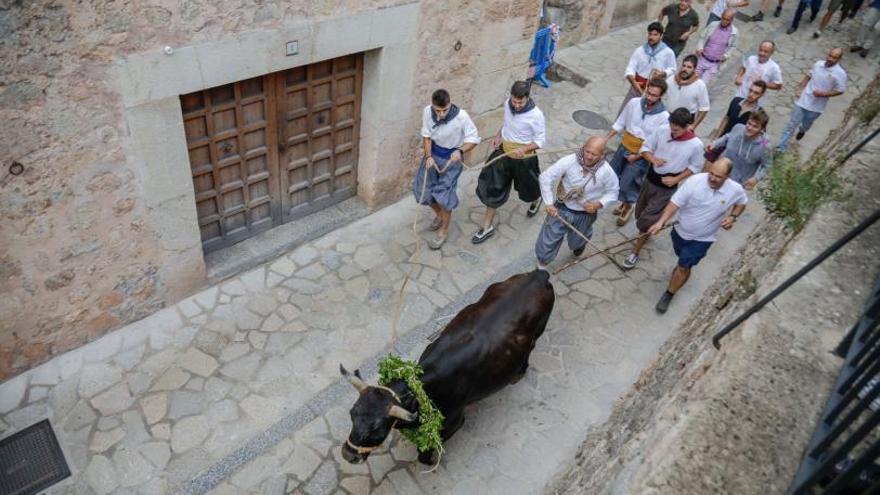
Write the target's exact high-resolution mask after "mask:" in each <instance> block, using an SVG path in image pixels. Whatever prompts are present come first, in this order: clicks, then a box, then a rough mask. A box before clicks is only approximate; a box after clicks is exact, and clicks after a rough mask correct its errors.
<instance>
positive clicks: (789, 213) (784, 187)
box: [758, 152, 838, 231]
mask: <svg viewBox="0 0 880 495" xmlns="http://www.w3.org/2000/svg"><path fill="white" fill-rule="evenodd" d="M837 187H838V181H837V177H836V175H835V174H834V167H831V164H830V161H829V160H828V157H827V156H826V155H825V154H824V153H822V152H816V153H815V154H814V155H813V157H812V159H811V160H810V161H809V162H808V163H807V164H805V165H800V164H799V163H798V157H797V155H796V154H782V155H779V156H777V157H776V158H775V159H774V161H773V165H772V166H771V167H770V170H769V171H768V173H767V177H766V178H765V179H764V181H763V182H762V184H761V187H760V188H759V189H758V195H759V196H760V198H761V200H762V201H763V202H764V205H765V207H766V208H767V211H769V212H770V213H771V214H773V215H775V216H777V217H779V218H782V219H783V220H784V221H785V222H786V224H787V225H788V226H789V227H791V228H792V229H794V230H795V231H798V230H800V229H801V228H802V227H803V226H804V224H805V223H806V221H807V219H808V218H809V216H810V214H811V213H812V212H813V210H815V209H816V206H818V205H819V203H820V202H822V201H823V200H824V199H825V198H828V197H830V196H831V195H833V194H834V192H835V191H836V189H837Z"/></svg>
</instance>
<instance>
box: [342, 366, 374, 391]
mask: <svg viewBox="0 0 880 495" xmlns="http://www.w3.org/2000/svg"><path fill="white" fill-rule="evenodd" d="M339 372H340V373H342V376H344V377H346V378H348V381H349V383H351V385H352V386H353V387H354V388H355V389H357V391H358V392H363V391H364V390H366V389H367V388H369V385H367V384H366V383H364V381H363V380H361V378H360V377H359V376H355V375H352V374H351V373H349V372H348V370H347V369H345V367H344V366H342V364H340V365H339Z"/></svg>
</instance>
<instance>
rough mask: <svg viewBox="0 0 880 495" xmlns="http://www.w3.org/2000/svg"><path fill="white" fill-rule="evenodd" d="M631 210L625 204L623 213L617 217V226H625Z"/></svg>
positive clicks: (630, 207) (629, 206)
mask: <svg viewBox="0 0 880 495" xmlns="http://www.w3.org/2000/svg"><path fill="white" fill-rule="evenodd" d="M632 211H633V208H632V206H631V205H629V204H627V206H626V208H624V210H623V212H621V213H620V215H619V216H618V217H617V226H618V227H623V226H624V225H626V222H628V221H629V216H630V215H632Z"/></svg>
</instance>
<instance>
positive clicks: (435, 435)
mask: <svg viewBox="0 0 880 495" xmlns="http://www.w3.org/2000/svg"><path fill="white" fill-rule="evenodd" d="M579 148H580V147H575V148H562V149H555V150H540V149H539V150H535V151H534V152H532V153H528V154H526V155H523V157H522V159H523V160H524V159H527V158H532V157H536V156H538V155H549V154H558V153H566V152H571V151H575V150H577V149H579ZM513 151H516V150H511V151H508V152H505V153H502V154H500V155H498V156H496V157H495V158H492V159H488V158H487V159H486V160H483V162H482V163H478V164H476V165H468V164H467V163H465V162H464V161H461V160H459V163H461V165H462V167H464V168H465V169H466V170H480V169H483V168H486V167H488V166H489V165H492V164H493V163H495V162H496V161H498V160H500V159H502V158H504V157H506V156H510V154H511V153H513ZM490 156H491V155H490ZM450 166H452V163H451V162H450V161H448V162H447V163H446V166H445V167H443V169H442V170H441V169H439V168H438V169H437V172H438V173H440V174H443V173H445V172H446V170H448V169H449V167H450ZM427 189H428V165H427V163H425V173H424V174H423V176H422V185H421V191H420V192H419V198H424V197H425V192H426V191H427ZM420 216H421V215H420V214H416V215H415V217H414V218H413V224H412V232H413V236H414V237H415V240H416V249H415V250H414V251H413V253H412V254H411V255H410V257H409V258H408V259H407V263H409V264H410V268H409V270H407V273H406V275H405V276H404V277H403V282H401V284H400V289H399V290H398V291H397V304H396V305H395V310H394V319H393V320H392V322H391V340H390V342H389V343H388V347H389V355H388V356H387V357H386V358H385V361H387V360H389V359H401V358H399V357H396V356H394V355H393V354H391V352H390V351H393V350H394V343H395V342H396V341H397V328H398V325H399V323H400V315H401V313H402V311H403V292H404V290H406V285H407V284H408V283H409V280H410V278H412V274H413V270H415V263H414V262H415V259H416V258H417V257H418V255H419V254H420V253H421V251H422V239H421V237H420V236H419V233H418V225H419V217H420ZM588 242H589V240H588ZM410 362H411V361H410ZM412 363H413V364H414V365H415V366H418V365H417V364H416V363H414V362H412ZM407 381H408V382H409V380H407ZM425 398H426V399H428V400H430V398H428V397H427V395H425ZM430 407H432V408H433V404H430ZM438 412H439V411H438ZM442 420H443V418H442V415H440V421H439V422H437V421H434V422H432V424H431V425H430V428H425V429H424V430H425V431H424V432H422V431H421V430H422V428H420V429H419V434H420V435H422V436H424V438H431V441H430V442H417V441H413V440H414V439H413V438H409V436H407V439H409V440H410V441H411V442H413V443H415V444H416V447H417V448H418V449H419V451H422V449H421V447H422V446H425V447H426V448H428V450H430V448H431V447H432V446H433V448H435V449H436V451H437V462H436V463H435V464H434V466H432V467H431V469H428V470H427V471H422V474H428V473H432V472H434V471H436V470H437V467H439V466H440V459H441V458H442V457H443V445H442V441H441V442H440V443H439V446H437V445H435V444H436V440H435V439H439V438H440V429H442V427H443V422H442ZM420 421H421V418H420Z"/></svg>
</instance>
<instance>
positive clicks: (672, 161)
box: [623, 108, 703, 268]
mask: <svg viewBox="0 0 880 495" xmlns="http://www.w3.org/2000/svg"><path fill="white" fill-rule="evenodd" d="M691 118H692V117H691V113H690V112H688V111H687V109H686V108H677V109H675V110H674V111H673V112H672V114H671V115H670V116H669V124H667V125H664V126H663V127H660V128H659V129H657V130H656V131H654V133H653V134H652V135H651V137H649V138H648V139H646V140H645V142H644V143H642V149H641V153H642V158H644V159H645V160H646V161H647V162H648V163H650V164H651V167H650V168H649V169H648V175H647V176H646V180H645V182H644V183H642V190H641V192H639V199H638V201H637V202H636V208H635V214H636V227H638V229H639V232H642V233H644V232H647V231H648V228H649V227H650V226H651V225H653V224H654V223H655V222H656V221H657V219H658V218H660V215H661V214H662V213H663V209H664V208H666V204H667V203H669V198H671V197H672V195H673V194H674V193H675V190H676V188H677V187H678V184H679V183H681V182H682V181H683V180H685V179H687V178H688V177H690V176H691V175H693V174H696V173H699V172H700V171H701V170H702V169H703V143H702V141H700V139H699V138H698V137H697V135H696V134H694V131H693V129H691V127H690V125H691ZM647 242H648V236H641V237H639V238H638V240H637V241H636V244H635V246H633V250H632V252H631V253H629V255H628V256H627V257H626V259H625V260H624V261H623V267H624V268H632V267H634V266H636V263H638V262H639V253H640V252H641V250H642V248H643V247H645V244H646V243H647Z"/></svg>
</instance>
